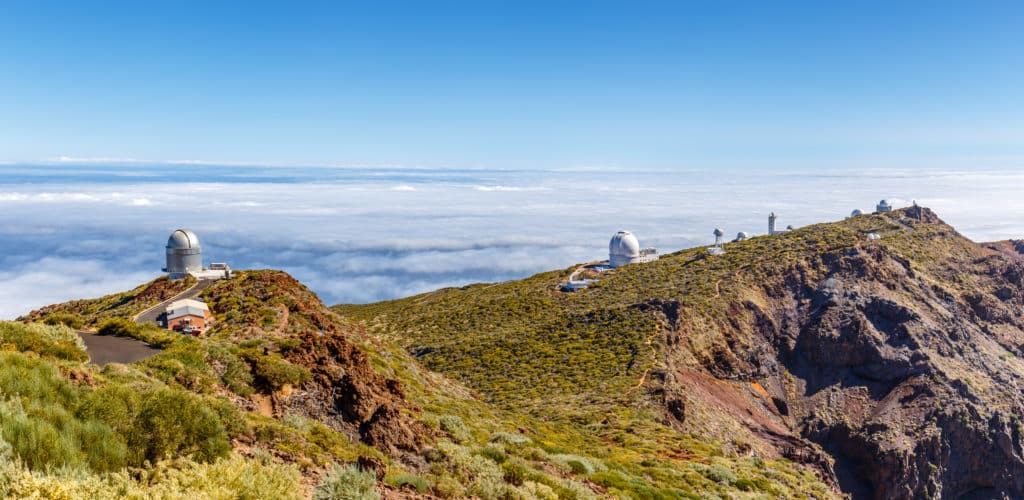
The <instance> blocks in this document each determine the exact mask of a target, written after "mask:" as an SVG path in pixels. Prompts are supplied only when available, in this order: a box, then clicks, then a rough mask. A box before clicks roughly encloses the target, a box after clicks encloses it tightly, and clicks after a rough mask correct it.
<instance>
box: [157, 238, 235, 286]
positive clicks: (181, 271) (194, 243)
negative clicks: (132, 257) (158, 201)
mask: <svg viewBox="0 0 1024 500" xmlns="http://www.w3.org/2000/svg"><path fill="white" fill-rule="evenodd" d="M166 249H167V267H165V268H164V269H163V271H164V272H165V273H167V277H168V278H170V279H172V280H176V279H182V278H186V277H189V276H193V277H196V278H198V279H204V280H216V279H224V278H230V277H231V268H230V267H229V266H228V265H227V264H224V263H217V264H211V265H210V269H205V268H203V247H202V246H201V245H200V244H199V237H197V236H196V233H194V232H192V230H191V229H177V230H175V231H174V232H173V233H171V237H170V238H167V247H166Z"/></svg>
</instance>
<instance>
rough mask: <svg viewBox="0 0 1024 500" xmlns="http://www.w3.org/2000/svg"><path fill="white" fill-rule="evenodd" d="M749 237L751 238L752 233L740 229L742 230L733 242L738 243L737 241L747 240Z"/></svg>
mask: <svg viewBox="0 0 1024 500" xmlns="http://www.w3.org/2000/svg"><path fill="white" fill-rule="evenodd" d="M748 239H750V235H749V234H747V232H746V231H740V232H738V233H736V239H735V240H732V242H733V243H736V242H737V241H745V240H748Z"/></svg>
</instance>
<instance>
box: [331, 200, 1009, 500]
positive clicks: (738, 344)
mask: <svg viewBox="0 0 1024 500" xmlns="http://www.w3.org/2000/svg"><path fill="white" fill-rule="evenodd" d="M1022 248H1024V245H1022V244H1020V243H1018V242H1001V243H994V244H976V243H974V242H971V241H969V240H967V239H966V238H964V237H962V236H961V235H959V234H958V233H957V232H956V231H955V230H954V229H953V228H952V227H950V226H949V225H947V224H945V223H944V222H943V221H941V220H940V219H939V218H938V217H937V216H936V215H935V214H934V213H932V212H931V211H930V210H928V209H926V208H921V207H911V208H908V209H905V210H900V211H895V212H890V213H885V214H872V215H863V216H858V217H853V218H850V219H846V220H844V221H840V222H836V223H830V224H819V225H815V226H810V227H806V228H801V229H798V230H796V231H792V232H789V233H786V234H782V235H778V236H771V237H768V236H765V237H758V238H753V239H751V240H748V241H744V242H738V243H733V244H728V245H726V252H725V254H724V255H710V254H708V253H707V252H705V251H704V250H703V249H700V248H698V249H691V250H684V251H681V252H678V253H675V254H670V255H667V256H665V257H664V258H662V259H661V260H660V261H657V262H654V263H650V264H640V265H630V266H626V267H624V268H621V269H616V270H613V271H610V272H608V273H605V275H603V276H602V278H601V281H600V283H598V284H597V285H596V286H593V287H591V288H589V289H587V290H585V291H582V292H579V293H576V294H565V293H560V292H558V286H559V284H560V282H561V281H562V280H564V279H565V276H567V275H568V273H570V272H571V269H570V270H566V271H564V272H555V273H547V274H543V275H538V276H536V277H533V278H530V279H528V280H523V281H521V282H514V283H506V284H496V285H489V286H474V287H467V288H463V289H449V290H442V291H438V292H434V293H432V294H427V295H423V296H419V297H414V298H411V299H405V300H402V301H395V302H391V303H383V304H376V305H370V306H339V307H338V308H336V310H338V311H340V312H342V313H343V314H349V315H352V316H354V317H361V318H364V319H367V320H368V321H374V322H375V323H376V324H378V325H388V326H378V327H377V331H378V332H379V333H380V334H382V335H384V334H386V335H388V336H390V337H391V338H394V337H395V336H397V337H398V338H399V339H400V341H401V342H402V343H403V345H405V347H406V348H407V349H408V350H409V351H410V352H411V353H414V354H416V355H417V356H418V357H419V358H420V359H421V361H422V362H424V363H425V364H426V365H427V366H428V367H431V368H434V369H438V370H441V371H443V372H445V373H447V374H449V375H451V376H453V377H456V378H458V379H460V380H462V381H464V382H465V383H467V384H468V385H470V386H471V387H473V388H475V389H477V390H480V391H482V392H483V393H484V394H485V395H487V397H488V398H489V399H490V400H492V401H493V402H495V403H498V404H499V405H505V406H509V407H518V406H525V407H529V408H531V409H532V411H533V412H534V413H535V414H541V415H546V416H548V417H550V418H558V414H564V413H566V412H569V413H572V414H573V415H574V418H576V419H577V420H578V421H581V422H589V425H593V426H595V427H596V428H600V427H601V426H602V425H609V424H608V421H607V418H605V419H604V420H601V417H600V416H595V415H592V414H588V413H587V411H586V410H585V408H587V404H589V405H592V407H596V408H602V409H606V408H614V407H622V406H627V407H632V408H634V409H638V408H639V409H643V408H647V409H651V410H653V411H655V412H656V413H657V414H660V416H659V417H653V418H654V420H656V421H657V422H659V423H660V424H662V425H666V426H669V427H671V428H673V429H676V430H677V431H679V432H682V433H686V434H690V435H695V436H703V437H704V439H708V440H712V441H715V442H721V443H724V445H723V446H724V448H725V452H726V454H732V455H736V456H758V457H769V458H770V457H785V458H789V459H791V460H794V461H796V462H800V463H803V464H805V465H806V466H808V467H810V468H812V469H813V470H816V471H817V474H818V476H819V477H820V478H821V479H822V480H823V481H825V482H826V483H830V484H832V485H833V487H835V488H837V489H838V490H840V491H842V492H843V493H845V494H849V495H852V496H853V497H855V498H887V499H888V498H1000V497H1009V498H1020V497H1024V441H1022V427H1021V425H1022V423H1021V417H1020V416H1021V415H1024V397H1022V395H1021V393H1020V387H1021V386H1022V384H1024V362H1022V361H1021V357H1022V356H1024V350H1022V346H1024V315H1022V312H1024V311H1022V307H1024V281H1022V280H1024V258H1022V256H1021V249H1022ZM510 311H511V312H510ZM538 346H541V347H538ZM543 346H548V347H554V348H555V349H554V350H553V351H552V350H550V349H548V348H543ZM495 348H500V349H501V352H502V353H503V355H502V356H499V357H496V358H491V357H488V356H487V355H486V354H487V352H489V351H490V350H493V349H495ZM577 349H580V350H581V351H580V352H582V351H586V352H589V353H594V352H598V353H600V355H599V356H598V361H597V362H596V363H595V364H594V365H593V366H592V365H591V364H590V361H591V358H590V357H587V356H578V357H576V359H577V361H576V362H575V363H568V364H567V363H566V361H565V360H562V359H561V358H560V357H559V355H560V353H575V352H577ZM588 349H589V350H588ZM508 366H515V367H516V369H515V370H514V371H510V370H508V369H507V367H508ZM495 373H498V374H500V376H492V375H494V374H495ZM535 374H538V375H535ZM543 374H547V375H548V376H550V375H551V374H558V375H559V376H558V377H556V379H557V381H552V380H551V379H550V378H549V377H544V376H543ZM562 374H565V376H564V377H563V376H562ZM581 374H582V375H584V376H580V375H581ZM509 379H511V380H513V381H515V382H516V383H515V384H513V385H514V386H517V387H520V389H519V390H518V391H515V392H509V391H506V390H505V388H506V387H507V384H506V383H505V382H504V381H506V380H509ZM532 387H541V388H542V389H543V390H542V391H541V392H542V393H543V394H542V395H540V397H542V398H544V400H545V403H537V397H538V396H537V395H534V394H532V392H531V390H530V389H529V388H532ZM581 401H586V403H587V404H584V405H578V404H577V403H579V402H581Z"/></svg>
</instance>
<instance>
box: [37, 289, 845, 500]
mask: <svg viewBox="0 0 1024 500" xmlns="http://www.w3.org/2000/svg"><path fill="white" fill-rule="evenodd" d="M149 286H152V287H157V288H160V289H162V288H164V287H167V286H168V285H167V284H166V283H165V282H163V281H162V280H158V281H156V282H154V283H152V284H150V285H149ZM147 288H148V287H147V286H144V287H140V289H138V290H136V291H133V292H132V293H131V294H130V296H131V297H142V299H138V298H136V299H135V300H132V299H128V300H125V297H127V296H128V295H124V294H119V295H116V296H111V297H103V298H100V299H95V300H84V301H75V302H72V303H67V304H61V305H56V306H52V307H48V308H44V309H43V310H42V311H39V312H35V313H33V315H32V316H31V319H33V320H36V321H48V322H50V323H80V324H85V325H97V327H98V329H99V330H100V331H101V332H103V333H109V334H121V335H129V336H133V337H137V338H140V339H143V340H146V341H148V342H151V343H153V344H155V345H159V346H162V347H163V348H164V349H165V350H164V352H163V353H161V354H159V355H157V356H154V357H152V358H149V359H147V360H144V361H141V362H139V363H136V364H135V365H133V366H130V367H122V366H118V365H109V366H107V367H105V368H99V367H94V366H91V365H88V364H83V363H81V361H80V360H79V361H76V362H75V363H76V370H78V371H82V372H85V373H88V374H89V377H91V380H92V381H93V383H95V386H96V387H97V388H98V389H100V390H101V391H103V393H104V394H107V393H108V392H109V394H111V396H110V397H112V398H115V399H118V398H120V399H123V400H125V401H128V403H119V404H121V405H122V406H125V405H127V406H129V407H132V408H135V407H136V406H135V405H136V403H133V402H132V401H134V399H133V397H131V396H128V395H126V394H122V393H120V392H117V390H115V389H110V391H107V390H106V387H107V386H108V385H110V384H111V383H112V382H109V381H108V380H107V379H106V378H104V377H105V376H104V375H102V374H104V373H110V374H112V375H110V376H111V377H113V376H114V375H113V374H116V375H117V377H118V378H117V380H118V381H119V382H120V381H124V383H129V382H131V383H137V384H143V383H142V382H140V380H141V381H145V384H154V387H166V388H168V389H170V390H175V391H179V392H180V393H183V394H188V395H190V396H191V397H193V398H194V401H196V402H197V403H196V404H199V405H200V406H199V407H196V408H193V410H192V413H196V414H201V413H202V411H201V408H206V409H208V410H209V412H212V413H213V414H216V415H218V416H219V415H221V414H222V413H224V412H229V413H227V415H230V416H232V417H231V418H230V419H227V420H226V422H228V423H222V425H223V427H224V433H225V436H226V438H227V440H228V442H229V443H230V446H229V447H228V448H227V449H226V450H225V449H222V448H217V450H218V451H217V453H218V455H217V458H214V459H213V461H212V462H211V464H212V465H213V466H219V465H217V464H222V463H223V464H225V466H230V467H236V468H237V467H242V468H243V469H244V467H248V466H252V467H257V469H256V470H257V472H258V471H262V470H263V469H259V468H258V467H265V468H270V469H269V470H272V471H274V473H275V474H285V473H287V474H286V475H287V477H288V478H291V479H289V481H291V482H290V483H287V484H289V485H290V486H289V488H290V491H291V492H292V494H300V495H301V494H308V493H309V492H311V491H319V492H323V493H324V494H327V493H330V492H333V493H331V494H332V495H335V496H334V497H335V498H364V496H362V495H372V493H369V492H368V491H369V490H366V489H364V490H360V491H357V492H356V493H351V492H348V493H345V491H344V490H346V488H348V486H346V485H358V484H364V486H365V485H368V486H367V487H368V488H373V489H375V490H376V491H377V492H384V493H388V494H396V493H401V494H402V495H409V494H413V493H429V494H432V495H435V496H439V497H445V498H461V497H468V496H475V497H479V498H485V499H490V498H494V499H500V498H598V497H616V496H625V497H634V498H699V497H700V496H701V495H705V496H706V495H709V494H716V495H720V496H723V497H737V498H744V497H756V496H758V495H764V494H768V495H771V496H781V497H802V496H806V495H808V494H810V495H812V496H816V497H827V496H829V495H830V494H831V493H830V490H829V489H828V487H826V486H825V485H824V484H822V483H821V482H819V481H817V479H816V478H815V476H814V475H813V474H812V473H811V471H809V470H808V469H806V468H804V467H800V466H797V465H794V464H792V463H789V462H788V461H785V460H777V459H772V458H767V459H762V458H760V457H757V456H751V455H749V454H747V455H741V454H736V453H734V452H732V451H730V450H729V449H728V446H723V445H722V443H719V442H717V441H715V440H709V439H704V438H702V437H700V436H690V435H684V434H680V433H678V432H675V431H673V430H672V429H671V428H669V427H666V426H664V425H660V424H658V423H656V420H657V415H655V414H651V413H637V412H636V411H634V410H632V409H630V407H629V405H628V404H625V403H626V402H627V401H630V400H632V396H630V395H629V392H630V387H629V384H635V382H630V379H631V377H630V376H629V374H631V373H639V372H640V371H642V370H645V369H646V368H643V367H645V366H649V365H650V364H651V362H652V359H651V356H652V355H653V354H652V351H651V348H652V347H653V346H651V345H647V343H648V342H649V341H648V340H647V339H646V338H645V337H643V336H642V335H637V336H636V340H635V342H634V344H635V346H643V347H644V349H643V350H642V351H641V350H640V349H639V348H634V349H631V348H626V349H623V348H622V346H621V342H617V341H615V339H614V338H613V337H611V336H610V335H608V334H607V333H603V332H601V329H602V328H603V327H606V326H607V327H615V328H618V327H619V325H613V323H615V322H616V319H617V318H619V316H615V317H609V318H607V319H601V318H596V319H595V318H578V319H577V321H581V322H589V324H590V327H589V328H590V331H591V332H592V333H591V334H592V335H593V336H595V337H597V340H595V341H593V342H591V343H589V344H587V345H580V346H577V347H575V348H574V349H575V350H574V351H571V352H570V355H575V356H577V357H579V358H580V360H584V359H586V363H588V366H589V368H587V369H588V370H590V369H593V370H602V371H603V372H604V373H606V374H607V376H608V377H609V380H611V382H610V384H604V383H602V384H604V385H603V386H604V387H609V388H613V390H610V391H609V392H610V393H615V394H617V395H616V396H615V397H613V398H598V399H600V401H601V404H606V405H613V404H614V406H606V408H608V409H612V411H610V412H607V413H606V414H605V415H604V418H605V419H606V421H605V423H604V424H600V425H597V426H593V425H590V422H589V421H577V420H574V419H573V418H565V419H558V420H551V419H548V418H545V417H543V416H540V413H537V414H536V415H531V414H529V412H519V411H510V410H509V409H507V408H505V407H504V406H495V405H492V404H490V403H488V402H486V401H484V400H483V399H481V398H480V395H479V394H477V393H476V392H474V391H473V390H470V389H468V388H466V387H465V386H463V385H462V384H460V383H458V382H455V381H452V380H451V379H449V378H447V377H446V376H444V375H441V374H438V373H436V372H432V371H429V370H427V369H425V368H424V367H423V365H422V364H420V363H419V362H418V361H416V360H415V358H414V357H413V356H411V355H410V354H408V352H407V351H406V349H404V348H403V347H401V346H399V345H396V344H393V343H391V342H390V341H388V340H386V339H383V338H382V337H377V336H373V335H368V334H367V332H366V331H365V330H364V328H363V326H362V325H361V324H360V323H359V322H358V321H355V320H353V319H350V318H345V317H343V316H339V315H338V314H336V313H334V312H332V311H331V310H329V309H328V308H326V307H325V306H323V304H321V303H320V301H319V300H318V299H317V298H316V296H315V295H314V294H313V293H312V292H310V291H309V290H308V289H307V288H306V287H304V286H302V285H301V284H299V283H298V282H296V281H295V280H293V279H291V278H290V277H288V276H287V275H285V274H284V273H279V272H274V271H250V272H243V273H240V275H239V276H238V277H237V278H236V279H234V280H231V281H225V282H220V283H217V284H216V285H214V286H211V287H209V288H207V289H206V290H205V291H204V293H203V299H204V300H206V301H207V303H209V304H210V305H211V309H212V311H213V312H214V314H215V316H216V320H217V321H216V323H215V324H214V326H213V328H211V329H210V331H209V333H208V335H206V336H204V337H202V338H191V337H183V336H181V335H178V334H175V333H171V332H167V331H163V330H160V329H159V328H156V327H149V326H139V325H134V324H132V323H131V322H130V321H127V319H126V318H129V317H130V316H131V315H133V314H134V313H136V312H138V311H139V310H142V309H144V308H145V307H146V306H147V301H146V300H147V299H145V298H146V297H149V299H148V300H149V303H156V302H157V301H158V300H160V299H161V298H162V294H160V293H155V292H147ZM552 296H554V295H552ZM545 300H546V299H545ZM118 304H120V305H118ZM543 309H544V308H543V307H539V306H538V307H533V310H534V311H535V312H536V313H538V314H539V313H541V312H542V311H543ZM626 316H627V317H633V318H636V320H637V321H641V322H643V324H645V325H647V324H650V323H649V320H648V319H647V318H646V317H645V316H644V314H643V313H642V311H639V310H638V311H635V312H627V313H626ZM26 319H28V318H26ZM524 324H525V323H524ZM563 327H564V328H571V325H562V326H559V325H558V323H557V322H552V323H549V324H548V325H546V326H545V328H547V331H548V333H549V334H550V335H549V338H548V341H549V343H548V344H547V345H546V346H545V345H543V343H540V344H538V355H543V356H545V357H548V356H550V357H553V358H558V359H561V360H562V364H563V365H570V364H572V363H574V362H575V361H574V359H572V358H571V357H567V356H566V355H565V354H562V353H561V351H563V350H564V349H565V348H566V347H569V346H572V345H573V344H574V341H573V339H572V338H568V337H567V338H562V337H560V335H562V329H563ZM32 328H39V327H36V326H32ZM495 348H497V347H495ZM43 349H44V348H39V349H37V350H43ZM542 351H543V352H544V353H546V354H542ZM634 351H635V352H634ZM480 352H484V351H480ZM630 364H632V365H635V366H634V367H630V366H629V365H630ZM503 369H505V370H506V371H514V370H515V367H513V366H506V367H505V368H503ZM366 370H369V371H366ZM620 371H623V372H624V373H619V372H620ZM571 372H572V370H569V369H566V368H565V367H562V368H560V369H559V370H556V371H554V372H553V373H567V374H568V373H571ZM60 373H62V374H63V373H64V372H60ZM483 375H484V374H481V376H483ZM532 376H536V377H542V374H533V375H532ZM517 377H518V375H514V374H513V375H512V376H511V379H510V380H512V382H513V383H517V381H518V380H520V379H519V378H517ZM590 383H591V382H590V381H589V380H587V378H586V377H575V378H573V379H572V381H571V382H570V383H568V384H563V383H559V384H558V385H559V386H561V387H562V389H560V391H563V392H561V394H568V392H567V391H571V390H574V389H573V388H576V387H584V386H587V385H588V384H590ZM143 385H144V384H143ZM147 387H148V386H147ZM513 389H514V388H513V387H511V386H509V387H506V388H505V389H504V390H505V391H509V392H510V391H512V390H513ZM137 393H138V394H142V395H143V400H145V397H144V396H145V395H146V394H147V393H146V392H145V390H141V389H140V390H139V391H137ZM592 394H596V393H592ZM587 397H590V396H587ZM118 401H120V400H119V399H118ZM552 401H556V400H552ZM581 401H583V402H585V401H586V400H581ZM595 402H596V401H595ZM538 404H539V403H538ZM76 408H77V407H76ZM594 408H596V406H594ZM229 410H230V411H229ZM75 411H77V410H75ZM587 411H588V412H591V411H592V410H587ZM572 413H573V412H569V413H567V415H569V414H572ZM224 418H227V417H224ZM229 424H230V425H229ZM374 429H377V430H374ZM124 432H125V434H124V435H125V436H126V437H125V438H124V439H125V440H124V443H125V447H126V453H128V452H129V451H130V453H129V454H132V453H134V454H137V453H139V452H138V451H137V450H136V448H137V446H138V445H137V443H136V442H135V441H133V440H132V438H131V436H133V435H134V434H132V433H133V432H134V431H132V430H130V429H129V430H124ZM225 453H226V455H225ZM86 455H89V453H88V452H87V453H86ZM180 460H181V459H175V460H174V461H172V462H167V461H158V462H155V463H153V462H150V465H146V464H143V467H144V468H146V467H149V468H151V469H152V470H160V471H163V472H161V474H166V475H168V476H174V477H178V478H180V479H175V481H179V480H180V481H185V482H187V481H191V480H192V478H195V477H202V476H203V475H205V474H209V473H211V472H210V470H209V469H204V468H202V467H206V466H204V465H201V462H197V465H195V466H192V465H189V464H187V463H185V462H181V461H180ZM127 465H128V466H129V467H131V466H132V464H131V463H129V464H127ZM243 466H244V467H243ZM28 470H32V469H28ZM82 470H83V471H84V472H82V473H80V474H79V477H80V480H76V481H78V482H76V483H74V484H79V483H80V484H81V486H80V487H81V488H86V487H91V486H88V485H94V484H96V482H97V481H99V482H103V483H104V484H112V483H111V482H112V481H114V480H113V479H111V478H112V477H114V476H111V474H113V475H117V474H120V473H121V472H119V471H124V470H130V469H124V468H119V466H118V465H115V466H112V467H110V470H111V472H101V471H100V470H91V469H82ZM147 470H149V469H147ZM279 470H280V471H285V472H281V473H278V472H277V471H279ZM365 471H370V472H365ZM374 473H375V474H376V476H375V475H374ZM31 474H32V477H33V479H32V481H30V482H28V483H25V484H28V485H29V486H25V485H24V484H23V485H22V486H19V487H22V488H27V489H23V490H21V491H30V490H31V488H40V489H39V490H32V491H42V490H41V488H44V486H45V484H53V483H54V482H60V481H65V482H67V481H68V480H67V479H66V478H57V476H54V475H52V474H51V475H46V474H44V473H42V472H38V471H37V472H32V473H31ZM367 474H369V476H368V477H367ZM26 477H27V476H26ZM118 477H120V476H118ZM274 477H278V476H274ZM268 481H269V480H268ZM275 481H277V482H274V483H273V484H285V483H286V481H285V482H282V481H284V480H280V481H278V480H276V479H275ZM296 481H297V482H296ZM19 484H20V483H19ZM69 484H70V483H69ZM118 484H120V483H118ZM175 484H177V483H175ZM317 484H319V486H316V488H319V489H316V490H314V489H313V485H317ZM76 487H79V486H76ZM139 487H140V488H143V490H140V491H149V492H155V491H158V490H157V489H154V488H158V487H159V485H140V486H139ZM145 488H150V490H145ZM224 488H229V486H225V487H224ZM79 491H80V490H79ZM225 491H229V490H225ZM389 492H390V493H389ZM147 494H148V493H147ZM353 495H354V496H353ZM260 496H263V495H260Z"/></svg>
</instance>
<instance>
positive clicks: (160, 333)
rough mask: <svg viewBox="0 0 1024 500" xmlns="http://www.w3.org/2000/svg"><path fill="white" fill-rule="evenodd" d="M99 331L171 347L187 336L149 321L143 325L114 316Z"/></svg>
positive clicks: (102, 333) (157, 345)
mask: <svg viewBox="0 0 1024 500" xmlns="http://www.w3.org/2000/svg"><path fill="white" fill-rule="evenodd" d="M97 333H99V334H100V335H116V336H121V337H132V338H135V339H139V340H141V341H143V342H146V343H147V344H150V345H153V346H156V347H160V348H166V347H169V346H170V345H172V344H174V343H175V342H177V341H178V340H181V339H183V338H186V337H183V336H182V335H181V334H180V333H177V332H174V331H171V330H167V329H164V328H160V327H159V326H157V325H153V324H148V323H147V324H144V325H141V324H139V323H136V322H134V321H131V320H128V319H124V318H113V319H108V320H107V321H104V322H103V323H102V324H101V325H100V327H99V329H98V330H97Z"/></svg>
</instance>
